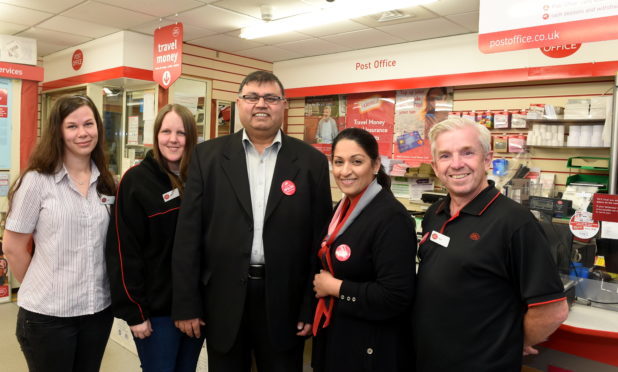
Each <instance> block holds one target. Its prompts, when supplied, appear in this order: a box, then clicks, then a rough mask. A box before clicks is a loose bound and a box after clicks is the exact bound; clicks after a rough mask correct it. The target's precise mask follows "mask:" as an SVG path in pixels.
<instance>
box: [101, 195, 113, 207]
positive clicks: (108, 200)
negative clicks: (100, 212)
mask: <svg viewBox="0 0 618 372" xmlns="http://www.w3.org/2000/svg"><path fill="white" fill-rule="evenodd" d="M100 200H101V204H105V205H113V204H114V202H115V201H116V197H115V196H109V195H101V197H100Z"/></svg>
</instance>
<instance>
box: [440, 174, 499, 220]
mask: <svg viewBox="0 0 618 372" xmlns="http://www.w3.org/2000/svg"><path fill="white" fill-rule="evenodd" d="M487 183H488V185H487V187H486V188H484V189H483V191H481V192H480V193H479V194H478V195H477V196H476V197H475V198H474V199H472V201H470V202H469V203H468V204H466V205H465V206H464V207H463V208H462V209H461V213H467V214H471V215H475V216H478V215H481V214H482V213H483V212H484V211H485V209H487V207H488V206H489V205H490V204H491V203H492V202H493V201H494V200H495V197H496V194H499V193H500V191H498V189H496V187H495V182H494V181H492V180H487ZM450 205H451V196H450V195H447V196H446V198H444V199H443V200H442V202H441V204H440V205H439V206H438V208H437V209H436V214H439V213H447V214H448V215H449V216H450V215H451V211H450V207H449V206H450Z"/></svg>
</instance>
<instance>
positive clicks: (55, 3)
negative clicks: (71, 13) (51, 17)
mask: <svg viewBox="0 0 618 372" xmlns="http://www.w3.org/2000/svg"><path fill="white" fill-rule="evenodd" d="M83 2H84V0H0V3H5V4H12V5H17V6H20V7H22V8H28V9H33V10H39V11H43V12H49V13H60V12H62V11H65V10H67V9H69V8H72V7H74V6H76V5H78V4H80V3H83Z"/></svg>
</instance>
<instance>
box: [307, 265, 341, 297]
mask: <svg viewBox="0 0 618 372" xmlns="http://www.w3.org/2000/svg"><path fill="white" fill-rule="evenodd" d="M341 283H343V281H342V280H339V279H337V278H335V277H334V276H333V274H331V273H330V272H329V271H326V270H320V273H319V274H316V275H315V277H314V278H313V290H314V291H315V297H317V298H320V297H326V296H334V297H338V296H339V290H340V289H341Z"/></svg>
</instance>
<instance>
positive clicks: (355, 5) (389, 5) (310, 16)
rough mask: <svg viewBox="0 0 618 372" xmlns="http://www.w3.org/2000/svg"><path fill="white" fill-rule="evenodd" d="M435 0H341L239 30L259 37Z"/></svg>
mask: <svg viewBox="0 0 618 372" xmlns="http://www.w3.org/2000/svg"><path fill="white" fill-rule="evenodd" d="M435 1H437V0H380V1H378V0H368V1H367V0H365V1H359V0H356V1H345V0H338V1H336V2H335V3H334V5H333V6H331V7H327V8H322V9H320V10H318V11H316V12H312V13H305V14H299V15H296V16H291V17H288V18H282V19H279V20H276V21H270V22H262V23H259V24H257V25H253V26H247V27H244V28H243V29H242V30H241V32H240V37H241V38H243V39H257V38H261V37H266V36H271V35H277V34H282V33H286V32H292V31H298V30H302V29H305V28H310V27H316V26H323V25H326V24H329V23H335V22H338V21H342V20H346V19H351V18H358V17H362V16H366V15H369V14H376V13H380V12H385V11H387V10H393V9H400V8H410V7H413V6H416V5H422V4H428V3H433V2H435Z"/></svg>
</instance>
